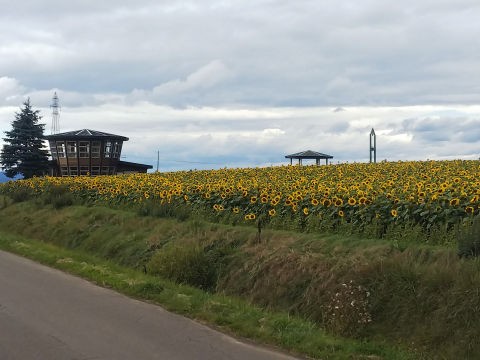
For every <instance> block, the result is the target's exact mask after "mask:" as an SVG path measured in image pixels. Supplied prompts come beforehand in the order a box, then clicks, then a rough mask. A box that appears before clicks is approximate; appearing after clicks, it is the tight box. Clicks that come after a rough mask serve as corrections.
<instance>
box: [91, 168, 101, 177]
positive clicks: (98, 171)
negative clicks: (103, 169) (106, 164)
mask: <svg viewBox="0 0 480 360" xmlns="http://www.w3.org/2000/svg"><path fill="white" fill-rule="evenodd" d="M91 175H92V176H97V175H100V166H92V173H91Z"/></svg>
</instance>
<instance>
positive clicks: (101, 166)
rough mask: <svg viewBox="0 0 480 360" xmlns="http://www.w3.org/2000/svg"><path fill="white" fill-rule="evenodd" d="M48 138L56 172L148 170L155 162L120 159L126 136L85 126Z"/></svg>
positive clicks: (81, 173) (89, 173)
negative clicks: (133, 161) (85, 127)
mask: <svg viewBox="0 0 480 360" xmlns="http://www.w3.org/2000/svg"><path fill="white" fill-rule="evenodd" d="M45 138H46V139H47V140H48V142H49V145H50V152H51V154H52V167H51V175H52V176H98V175H116V174H122V173H139V172H141V173H146V172H147V170H148V169H151V168H152V166H151V165H145V164H137V163H132V162H127V161H120V156H121V153H122V146H123V142H124V141H128V138H127V137H125V136H120V135H114V134H108V133H104V132H101V131H95V130H89V129H83V130H77V131H69V132H64V133H59V134H54V135H47V136H45Z"/></svg>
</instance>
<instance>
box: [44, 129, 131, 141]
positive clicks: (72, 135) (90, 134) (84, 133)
mask: <svg viewBox="0 0 480 360" xmlns="http://www.w3.org/2000/svg"><path fill="white" fill-rule="evenodd" d="M45 138H46V139H76V138H110V139H118V140H123V141H127V140H128V138H127V137H125V136H120V135H115V134H109V133H105V132H102V131H96V130H90V129H82V130H75V131H67V132H64V133H59V134H53V135H47V136H45Z"/></svg>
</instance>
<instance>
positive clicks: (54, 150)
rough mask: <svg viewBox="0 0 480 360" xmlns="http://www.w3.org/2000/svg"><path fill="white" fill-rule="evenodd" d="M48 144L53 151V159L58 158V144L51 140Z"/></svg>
mask: <svg viewBox="0 0 480 360" xmlns="http://www.w3.org/2000/svg"><path fill="white" fill-rule="evenodd" d="M48 145H49V146H50V152H51V153H52V159H53V160H56V159H57V148H56V144H55V142H54V141H49V142H48Z"/></svg>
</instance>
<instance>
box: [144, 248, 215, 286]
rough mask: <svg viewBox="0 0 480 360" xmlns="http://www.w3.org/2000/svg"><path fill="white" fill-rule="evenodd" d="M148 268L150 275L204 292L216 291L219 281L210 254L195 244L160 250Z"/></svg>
mask: <svg viewBox="0 0 480 360" xmlns="http://www.w3.org/2000/svg"><path fill="white" fill-rule="evenodd" d="M147 268H148V271H149V272H150V273H153V274H157V275H160V276H162V277H164V278H167V279H170V280H173V281H175V282H177V283H183V284H189V285H192V286H195V287H198V288H201V289H204V290H212V289H214V288H215V285H216V281H217V276H216V271H215V266H214V264H212V263H211V260H210V257H209V256H208V253H207V252H205V251H204V250H203V248H202V247H200V246H198V245H193V244H184V245H181V246H180V245H171V246H166V247H164V248H162V249H160V250H158V251H157V252H156V253H155V254H154V255H153V256H152V258H151V259H150V261H149V263H148V265H147Z"/></svg>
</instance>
